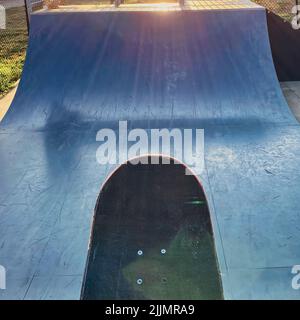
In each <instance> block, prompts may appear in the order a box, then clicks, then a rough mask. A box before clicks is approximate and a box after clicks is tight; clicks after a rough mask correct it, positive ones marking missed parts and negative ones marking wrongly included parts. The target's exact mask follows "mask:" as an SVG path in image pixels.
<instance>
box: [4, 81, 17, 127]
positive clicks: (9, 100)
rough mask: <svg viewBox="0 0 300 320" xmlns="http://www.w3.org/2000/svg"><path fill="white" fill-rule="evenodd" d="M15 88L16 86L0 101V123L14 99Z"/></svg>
mask: <svg viewBox="0 0 300 320" xmlns="http://www.w3.org/2000/svg"><path fill="white" fill-rule="evenodd" d="M17 88H18V85H16V86H15V87H14V88H13V89H12V90H11V91H10V92H9V93H8V94H7V95H5V96H4V97H3V98H1V99H0V121H1V120H2V119H3V117H4V116H5V114H6V112H7V110H8V109H9V107H10V105H11V103H12V101H13V99H14V96H15V93H16V91H17Z"/></svg>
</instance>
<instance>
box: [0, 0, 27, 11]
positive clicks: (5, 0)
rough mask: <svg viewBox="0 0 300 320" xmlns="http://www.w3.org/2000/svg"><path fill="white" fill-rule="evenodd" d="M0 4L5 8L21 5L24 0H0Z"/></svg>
mask: <svg viewBox="0 0 300 320" xmlns="http://www.w3.org/2000/svg"><path fill="white" fill-rule="evenodd" d="M0 5H1V6H3V7H4V8H6V9H9V8H17V7H23V6H24V5H25V4H24V0H0Z"/></svg>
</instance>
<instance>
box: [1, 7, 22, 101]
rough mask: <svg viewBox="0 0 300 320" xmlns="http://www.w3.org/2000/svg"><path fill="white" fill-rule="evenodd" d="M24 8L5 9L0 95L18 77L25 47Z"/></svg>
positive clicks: (2, 33) (10, 86) (2, 32)
mask: <svg viewBox="0 0 300 320" xmlns="http://www.w3.org/2000/svg"><path fill="white" fill-rule="evenodd" d="M27 38H28V37H27V27H26V15H25V10H24V8H22V7H21V8H12V9H8V10H7V29H6V30H1V31H0V44H1V45H0V96H1V95H4V94H5V93H6V92H7V91H8V90H9V89H11V88H12V87H13V86H14V84H15V82H16V81H17V80H18V79H19V78H20V76H21V73H22V69H23V64H24V60H25V53H26V47H27Z"/></svg>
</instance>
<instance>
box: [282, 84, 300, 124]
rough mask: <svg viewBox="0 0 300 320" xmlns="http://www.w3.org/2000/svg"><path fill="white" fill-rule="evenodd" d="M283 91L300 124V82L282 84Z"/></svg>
mask: <svg viewBox="0 0 300 320" xmlns="http://www.w3.org/2000/svg"><path fill="white" fill-rule="evenodd" d="M281 89H282V91H283V94H284V96H285V98H286V100H287V103H288V105H289V106H290V108H291V110H292V112H293V113H294V115H295V117H296V118H297V120H298V121H299V122H300V81H295V82H282V83H281Z"/></svg>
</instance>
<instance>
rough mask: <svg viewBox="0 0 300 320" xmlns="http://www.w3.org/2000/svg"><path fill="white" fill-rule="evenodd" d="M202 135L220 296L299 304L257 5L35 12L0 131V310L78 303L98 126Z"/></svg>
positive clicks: (292, 179)
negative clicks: (22, 303) (45, 302)
mask: <svg viewBox="0 0 300 320" xmlns="http://www.w3.org/2000/svg"><path fill="white" fill-rule="evenodd" d="M119 120H127V121H128V125H129V128H144V129H146V130H150V129H152V128H169V129H171V128H182V129H184V128H199V129H201V128H203V129H204V132H205V170H204V172H203V173H202V174H201V175H199V176H198V178H199V180H200V181H201V183H202V185H203V188H204V190H205V193H206V197H207V201H208V205H209V209H210V213H211V216H212V222H213V229H214V234H215V242H216V246H217V256H218V261H219V265H220V271H221V277H222V283H223V289H224V296H225V298H226V299H286V298H290V299H298V298H300V292H299V291H297V290H294V289H293V288H292V284H291V283H292V278H293V275H292V273H291V270H292V267H293V266H294V265H297V264H300V250H299V243H300V223H299V221H300V202H299V194H300V166H299V161H300V128H299V125H298V123H297V122H296V120H295V119H294V117H293V115H292V114H291V113H290V110H289V108H288V106H287V104H286V102H285V100H284V98H283V95H282V93H281V90H280V87H279V84H278V80H277V78H276V74H275V69H274V66H273V61H272V57H271V51H270V45H269V39H268V31H267V24H266V15H265V10H264V9H263V8H241V9H233V10H228V9H226V10H222V9H221V10H179V11H178V10H176V11H170V12H147V11H145V12H128V11H126V10H123V11H120V12H119V11H106V12H105V11H97V12H92V11H87V12H47V13H38V14H34V15H33V16H32V20H31V34H30V44H29V49H28V53H27V59H26V65H25V69H24V73H23V77H22V81H21V83H20V86H19V89H18V92H17V95H16V97H15V100H14V102H13V104H12V106H11V108H10V109H9V111H8V113H7V114H6V116H5V118H4V119H3V121H2V122H1V124H0V163H1V173H0V264H1V265H3V266H4V267H5V268H6V270H7V289H6V290H1V291H0V298H1V299H79V297H80V290H81V285H82V281H83V275H84V270H85V263H86V259H87V249H88V242H89V236H90V233H91V228H90V226H91V221H92V218H93V212H94V207H95V205H96V200H97V198H98V195H99V192H100V189H101V185H102V184H103V183H104V182H105V180H106V179H107V177H108V175H109V174H110V173H111V172H112V171H113V170H114V169H115V168H116V167H117V165H106V166H103V165H102V166H101V165H99V163H97V160H96V151H97V148H98V146H99V142H97V141H96V133H97V131H98V130H99V129H101V128H115V129H116V130H117V128H118V121H119Z"/></svg>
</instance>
